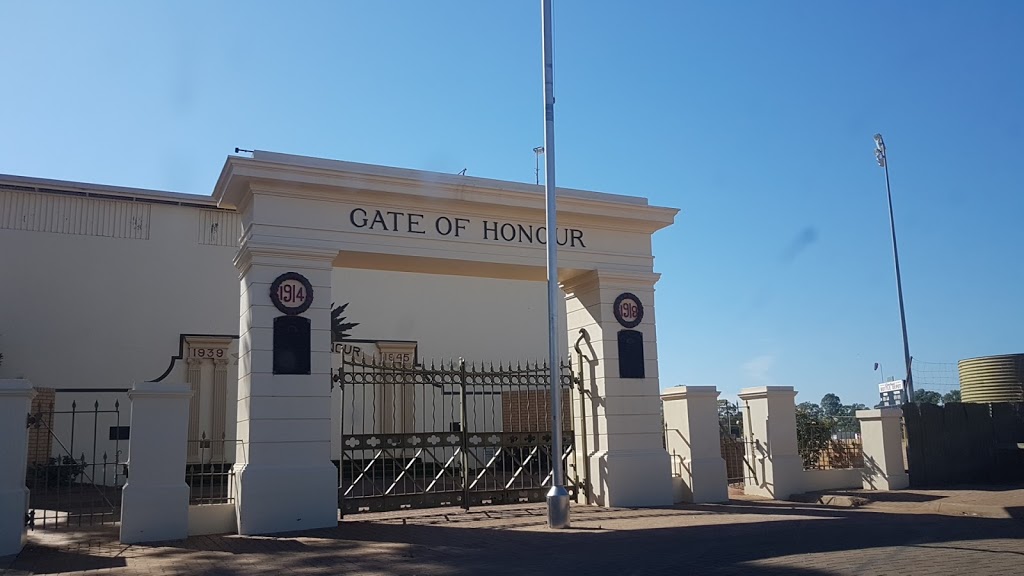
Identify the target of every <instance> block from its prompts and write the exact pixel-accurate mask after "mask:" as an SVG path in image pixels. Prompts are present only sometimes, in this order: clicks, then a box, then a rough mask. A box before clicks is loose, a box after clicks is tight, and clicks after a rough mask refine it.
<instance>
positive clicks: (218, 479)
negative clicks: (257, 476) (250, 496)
mask: <svg viewBox="0 0 1024 576" xmlns="http://www.w3.org/2000/svg"><path fill="white" fill-rule="evenodd" d="M188 444H189V452H188V453H189V454H198V458H196V459H195V461H192V462H189V463H188V464H186V465H185V483H186V484H188V486H189V497H188V503H189V504H190V505H193V506H195V505H206V504H231V503H233V502H234V501H235V491H234V484H235V483H234V476H235V472H234V464H235V447H236V446H237V445H238V440H227V439H225V438H219V439H216V440H212V439H209V438H206V435H205V434H203V435H202V436H201V437H200V438H199V439H198V440H189V441H188Z"/></svg>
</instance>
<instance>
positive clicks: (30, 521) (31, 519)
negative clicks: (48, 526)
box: [25, 510, 36, 530]
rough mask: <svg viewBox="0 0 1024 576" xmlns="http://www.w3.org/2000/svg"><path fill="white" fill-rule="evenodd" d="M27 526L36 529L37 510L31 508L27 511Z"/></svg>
mask: <svg viewBox="0 0 1024 576" xmlns="http://www.w3.org/2000/svg"><path fill="white" fill-rule="evenodd" d="M25 526H28V527H29V528H30V529H32V530H35V529H36V511H35V510H29V511H28V512H27V513H25Z"/></svg>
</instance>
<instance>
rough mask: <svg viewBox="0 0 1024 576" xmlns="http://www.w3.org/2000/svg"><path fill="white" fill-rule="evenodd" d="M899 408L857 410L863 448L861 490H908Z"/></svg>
mask: <svg viewBox="0 0 1024 576" xmlns="http://www.w3.org/2000/svg"><path fill="white" fill-rule="evenodd" d="M902 416H903V410H902V409H900V408H882V409H879V410H858V411H857V419H858V420H860V435H861V442H862V443H863V446H864V489H865V490H900V489H902V488H906V487H908V486H910V476H908V475H907V473H906V469H905V468H904V464H903V433H902V431H901V430H900V418H901V417H902Z"/></svg>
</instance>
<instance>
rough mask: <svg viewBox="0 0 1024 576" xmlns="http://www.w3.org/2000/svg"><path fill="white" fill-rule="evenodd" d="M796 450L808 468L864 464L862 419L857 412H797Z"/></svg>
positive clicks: (822, 468) (855, 466)
mask: <svg viewBox="0 0 1024 576" xmlns="http://www.w3.org/2000/svg"><path fill="white" fill-rule="evenodd" d="M796 437H797V451H798V452H799V453H800V458H801V459H802V460H803V465H804V469H806V470H837V469H846V468H863V467H864V446H863V443H862V442H861V437H860V422H859V421H858V420H857V418H856V417H854V416H838V417H828V416H822V417H808V416H801V415H799V414H798V417H797V427H796Z"/></svg>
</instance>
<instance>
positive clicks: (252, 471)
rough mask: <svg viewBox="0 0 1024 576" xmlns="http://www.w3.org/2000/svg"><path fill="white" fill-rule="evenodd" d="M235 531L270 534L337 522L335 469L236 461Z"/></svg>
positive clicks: (331, 525)
mask: <svg viewBox="0 0 1024 576" xmlns="http://www.w3.org/2000/svg"><path fill="white" fill-rule="evenodd" d="M235 482H236V483H237V486H238V489H237V491H236V493H235V510H236V511H237V515H238V533H239V534H243V535H256V534H274V533H277V532H293V531H296V530H313V529H315V528H328V527H334V526H337V525H338V469H337V468H335V467H334V465H333V464H331V463H330V462H327V463H325V464H323V465H320V466H274V465H268V464H236V465H235Z"/></svg>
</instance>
